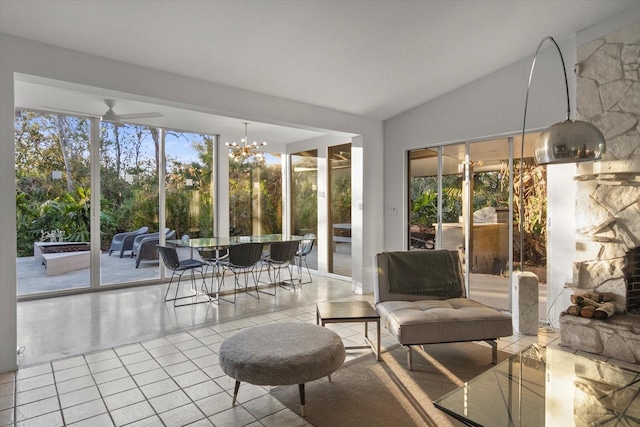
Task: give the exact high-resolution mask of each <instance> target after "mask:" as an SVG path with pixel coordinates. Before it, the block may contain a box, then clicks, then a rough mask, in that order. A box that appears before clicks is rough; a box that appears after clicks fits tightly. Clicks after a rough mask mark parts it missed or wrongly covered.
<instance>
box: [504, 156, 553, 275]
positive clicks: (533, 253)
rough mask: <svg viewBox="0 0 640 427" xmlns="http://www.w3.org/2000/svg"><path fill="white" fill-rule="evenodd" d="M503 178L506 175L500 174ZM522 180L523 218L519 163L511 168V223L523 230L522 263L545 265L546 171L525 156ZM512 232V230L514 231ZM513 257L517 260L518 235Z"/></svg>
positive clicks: (515, 240) (518, 248)
mask: <svg viewBox="0 0 640 427" xmlns="http://www.w3.org/2000/svg"><path fill="white" fill-rule="evenodd" d="M503 176H504V177H505V178H503V179H508V178H506V176H507V174H506V173H505V174H503ZM522 182H523V183H524V193H523V194H522V198H523V201H524V218H523V220H522V221H521V218H520V211H521V207H520V206H521V205H520V186H521V185H520V162H515V163H514V167H513V205H514V223H515V224H518V229H519V230H518V233H519V232H520V230H521V229H522V230H523V231H524V237H523V240H524V251H525V253H524V259H525V263H526V264H529V265H534V266H546V265H547V258H546V256H547V170H546V168H545V167H544V166H538V165H536V164H535V163H534V162H533V160H532V159H525V161H524V167H523V168H522ZM514 232H515V230H514ZM513 241H514V246H515V253H514V258H516V259H520V247H519V246H520V236H519V234H518V235H515V236H514V239H513Z"/></svg>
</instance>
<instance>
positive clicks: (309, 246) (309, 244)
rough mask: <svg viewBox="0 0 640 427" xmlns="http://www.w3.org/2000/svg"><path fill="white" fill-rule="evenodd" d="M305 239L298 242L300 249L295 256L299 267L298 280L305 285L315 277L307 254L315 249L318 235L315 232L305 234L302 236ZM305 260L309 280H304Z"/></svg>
mask: <svg viewBox="0 0 640 427" xmlns="http://www.w3.org/2000/svg"><path fill="white" fill-rule="evenodd" d="M302 237H303V239H302V240H300V243H299V244H298V251H297V252H296V256H295V264H296V268H297V269H298V280H299V282H298V283H299V284H300V285H303V284H306V283H311V282H312V281H313V279H312V278H311V270H309V264H307V255H309V253H310V252H311V251H312V250H313V244H314V243H315V241H316V235H315V234H313V233H309V234H305V235H304V236H302ZM303 262H304V267H305V268H306V269H307V275H308V276H309V280H308V281H304V282H303V281H302V263H303Z"/></svg>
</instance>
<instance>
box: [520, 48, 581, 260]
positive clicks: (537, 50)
mask: <svg viewBox="0 0 640 427" xmlns="http://www.w3.org/2000/svg"><path fill="white" fill-rule="evenodd" d="M547 40H549V41H551V42H553V44H554V46H555V47H556V49H557V50H558V54H559V55H560V62H562V72H563V73H564V88H565V92H566V95H567V120H569V119H570V118H571V104H570V102H569V82H568V79H567V68H566V66H565V63H564V57H563V56H562V51H561V50H560V46H558V43H556V41H555V39H554V38H553V37H551V36H547V37H545V38H543V39H542V41H541V42H540V44H539V45H538V49H536V54H535V55H534V57H533V62H531V71H529V81H528V82H527V94H526V96H525V98H524V117H523V119H522V140H521V142H520V197H519V200H520V271H522V272H524V181H523V170H524V134H525V130H526V128H527V106H528V105H529V89H531V79H532V78H533V70H534V68H535V66H536V60H537V59H538V54H539V53H540V49H542V45H544V43H545V42H546V41H547Z"/></svg>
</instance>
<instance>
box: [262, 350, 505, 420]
mask: <svg viewBox="0 0 640 427" xmlns="http://www.w3.org/2000/svg"><path fill="white" fill-rule="evenodd" d="M508 356H509V354H508V353H505V352H498V361H499V362H500V361H502V360H504V359H506V358H507V357H508ZM381 359H382V360H381V361H380V362H376V360H375V357H374V356H373V354H368V355H364V356H361V357H359V358H357V359H354V360H351V361H349V362H347V363H345V364H344V365H343V366H342V367H341V368H340V369H338V370H337V371H336V372H335V373H333V374H332V375H331V380H332V381H331V382H329V380H328V379H327V378H322V379H319V380H316V381H312V382H310V383H307V384H306V385H305V397H306V405H305V413H306V415H305V419H306V420H307V421H308V422H309V423H310V424H312V425H314V426H316V427H324V426H327V427H329V426H331V427H336V426H350V427H351V426H363V427H364V426H367V427H371V426H385V427H387V426H394V427H400V426H402V427H404V426H433V427H446V426H455V427H458V426H462V425H463V424H462V423H461V422H459V421H457V420H456V419H454V418H452V417H450V416H449V415H447V414H445V413H444V412H442V411H440V410H439V409H437V408H436V407H435V406H433V403H432V402H433V400H436V399H438V398H439V397H442V396H444V395H445V394H447V393H448V392H450V391H452V390H454V389H455V388H457V387H459V386H461V385H462V384H463V383H464V382H466V381H469V380H470V379H472V378H474V377H475V376H477V375H479V374H480V373H482V372H484V371H486V370H487V369H489V368H491V367H492V366H493V365H492V364H491V348H489V347H488V346H485V345H481V344H476V343H453V344H431V345H427V346H424V348H416V349H415V350H414V353H413V371H409V370H407V354H406V350H405V349H404V348H402V347H401V346H399V345H396V346H393V347H391V348H389V349H384V351H383V352H382V354H381ZM271 394H272V395H273V396H275V397H276V398H277V399H278V400H279V401H280V402H282V403H283V404H284V405H285V406H286V407H287V408H289V409H291V410H292V411H294V412H296V413H297V414H300V396H299V394H298V387H296V386H295V385H293V386H279V387H275V388H273V389H272V390H271Z"/></svg>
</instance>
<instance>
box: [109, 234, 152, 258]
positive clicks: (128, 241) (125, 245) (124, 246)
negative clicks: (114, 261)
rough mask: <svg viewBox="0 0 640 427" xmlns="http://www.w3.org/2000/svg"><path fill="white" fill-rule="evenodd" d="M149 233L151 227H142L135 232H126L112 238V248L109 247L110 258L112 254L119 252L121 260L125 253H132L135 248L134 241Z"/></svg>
mask: <svg viewBox="0 0 640 427" xmlns="http://www.w3.org/2000/svg"><path fill="white" fill-rule="evenodd" d="M148 231H149V227H140V228H138V229H137V230H135V231H126V232H124V233H117V234H115V235H114V236H113V237H112V238H111V247H109V256H111V252H119V253H120V258H122V255H123V254H124V251H130V250H131V249H132V248H133V240H134V239H135V238H136V236H139V235H141V234H146V233H147V232H148Z"/></svg>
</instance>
